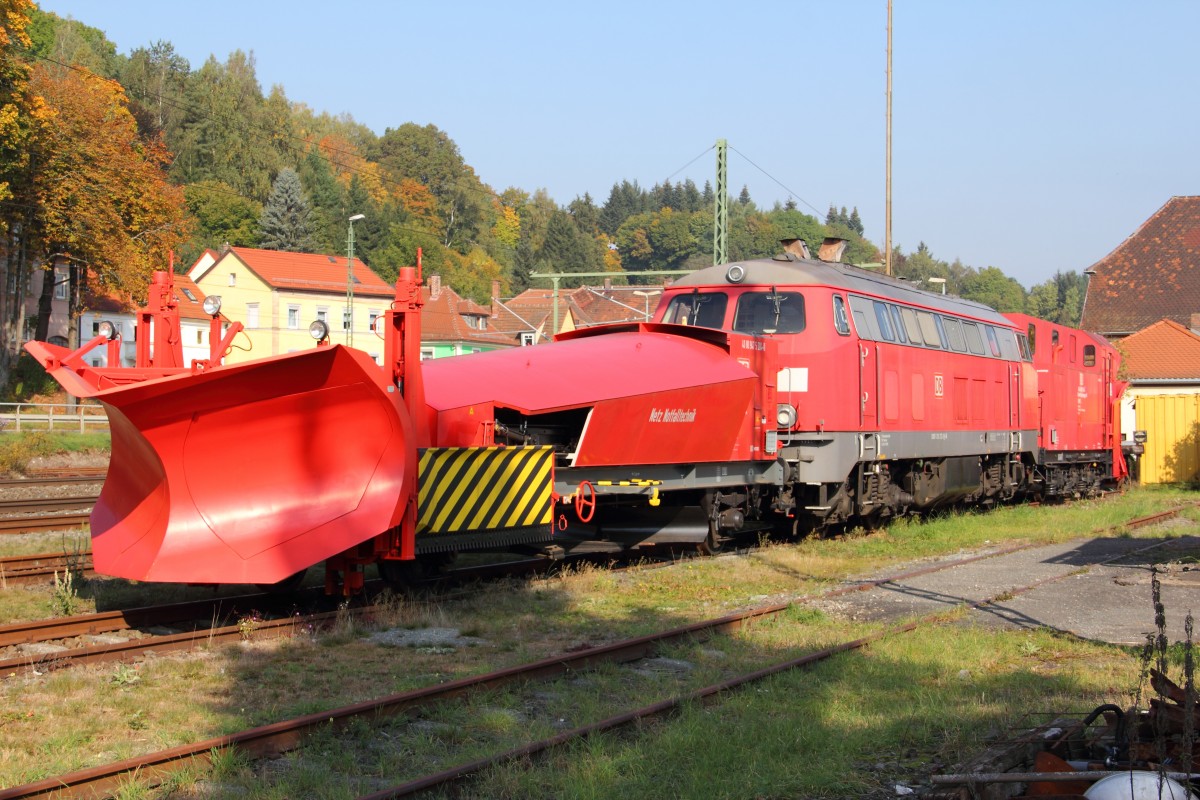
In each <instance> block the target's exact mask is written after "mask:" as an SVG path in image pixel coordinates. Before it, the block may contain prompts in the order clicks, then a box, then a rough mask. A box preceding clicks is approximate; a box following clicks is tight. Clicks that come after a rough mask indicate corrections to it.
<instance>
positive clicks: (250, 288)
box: [188, 247, 395, 364]
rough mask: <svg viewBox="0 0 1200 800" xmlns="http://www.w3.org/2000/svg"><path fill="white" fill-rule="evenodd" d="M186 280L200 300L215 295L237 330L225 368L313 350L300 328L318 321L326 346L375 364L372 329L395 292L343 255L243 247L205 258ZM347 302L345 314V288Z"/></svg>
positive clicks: (377, 347)
mask: <svg viewBox="0 0 1200 800" xmlns="http://www.w3.org/2000/svg"><path fill="white" fill-rule="evenodd" d="M188 277H190V278H191V279H192V280H193V281H195V282H196V285H197V286H199V287H200V289H201V291H203V292H204V294H205V296H208V297H211V296H213V295H218V296H220V298H221V311H222V313H223V314H224V315H225V316H226V317H229V318H230V319H236V320H240V321H241V322H242V323H243V324H244V325H245V326H246V329H245V331H243V332H242V334H240V335H239V336H238V337H237V338H235V339H234V341H233V348H232V350H231V351H230V352H229V354H228V355H227V356H226V357H225V363H227V364H233V363H238V362H241V361H249V360H251V359H255V358H264V357H266V356H270V355H277V354H280V353H290V352H293V351H296V350H307V349H309V348H311V347H313V346H314V344H315V343H314V342H313V340H312V337H311V336H310V335H309V333H308V326H309V324H311V323H312V322H314V321H316V320H318V319H320V320H324V321H325V323H326V324H327V325H328V326H329V340H330V342H331V343H333V344H348V345H351V346H353V347H356V348H358V349H359V350H363V351H365V352H367V353H369V354H370V355H371V357H372V358H374V359H375V361H376V363H380V364H381V363H383V340H382V339H381V338H379V337H378V336H376V335H375V333H374V331H373V330H372V326H373V325H374V323H375V319H376V317H380V316H383V313H384V312H385V311H386V310H387V308H388V306H389V304H390V303H391V302H392V299H393V298H394V297H395V289H394V288H393V287H392V286H390V285H389V284H388V283H387V282H386V281H384V280H383V279H382V278H380V277H379V276H378V275H376V274H375V273H374V272H372V271H371V268H370V267H368V266H367V265H366V264H364V263H363V262H362V261H360V260H359V259H354V266H353V274H351V273H350V270H349V269H348V268H347V259H346V257H345V256H341V257H335V256H327V255H321V254H312V253H288V252H283V251H279V250H258V249H255V248H251V247H226V248H224V249H223V250H221V251H219V252H218V251H213V250H209V251H206V252H205V253H204V254H203V255H202V256H200V258H199V259H197V260H196V263H195V264H193V265H192V268H191V269H190V270H188ZM350 281H352V282H353V300H352V304H351V307H350V310H349V314H347V283H348V282H350Z"/></svg>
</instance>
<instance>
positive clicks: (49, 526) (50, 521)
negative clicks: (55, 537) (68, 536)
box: [0, 512, 91, 534]
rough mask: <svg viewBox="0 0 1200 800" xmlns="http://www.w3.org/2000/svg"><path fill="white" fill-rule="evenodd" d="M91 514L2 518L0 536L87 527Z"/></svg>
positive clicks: (78, 513)
mask: <svg viewBox="0 0 1200 800" xmlns="http://www.w3.org/2000/svg"><path fill="white" fill-rule="evenodd" d="M90 519H91V513H90V512H77V513H73V514H38V515H36V516H27V517H4V518H0V534H21V533H46V532H48V531H61V530H68V529H70V528H78V527H80V526H83V525H87V524H88V521H89V520H90Z"/></svg>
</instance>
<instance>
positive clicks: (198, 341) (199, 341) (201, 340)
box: [196, 328, 204, 344]
mask: <svg viewBox="0 0 1200 800" xmlns="http://www.w3.org/2000/svg"><path fill="white" fill-rule="evenodd" d="M196 344H204V329H203V328H200V329H198V330H197V331H196Z"/></svg>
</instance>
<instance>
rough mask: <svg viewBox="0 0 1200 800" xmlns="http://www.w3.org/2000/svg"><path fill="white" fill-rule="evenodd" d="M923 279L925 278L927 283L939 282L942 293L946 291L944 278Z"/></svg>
mask: <svg viewBox="0 0 1200 800" xmlns="http://www.w3.org/2000/svg"><path fill="white" fill-rule="evenodd" d="M925 280H927V281H928V282H929V283H940V284H941V285H942V294H945V293H946V279H945V278H926V279H925Z"/></svg>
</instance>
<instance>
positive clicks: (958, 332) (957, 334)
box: [942, 317, 967, 353]
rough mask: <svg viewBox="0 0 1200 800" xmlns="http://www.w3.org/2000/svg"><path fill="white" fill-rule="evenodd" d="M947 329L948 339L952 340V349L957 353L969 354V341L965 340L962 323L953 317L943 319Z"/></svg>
mask: <svg viewBox="0 0 1200 800" xmlns="http://www.w3.org/2000/svg"><path fill="white" fill-rule="evenodd" d="M942 322H943V324H944V325H945V328H946V338H947V339H949V340H950V349H951V350H953V351H954V352H956V353H965V352H967V340H966V339H965V338H963V329H962V323H961V322H959V321H958V320H956V319H954V318H953V317H943V318H942Z"/></svg>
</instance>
